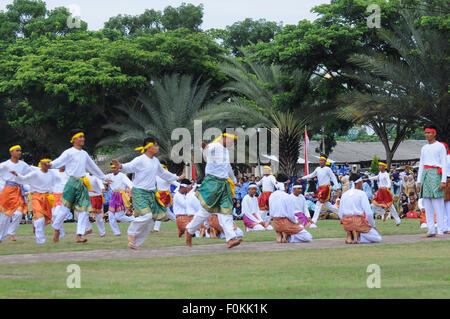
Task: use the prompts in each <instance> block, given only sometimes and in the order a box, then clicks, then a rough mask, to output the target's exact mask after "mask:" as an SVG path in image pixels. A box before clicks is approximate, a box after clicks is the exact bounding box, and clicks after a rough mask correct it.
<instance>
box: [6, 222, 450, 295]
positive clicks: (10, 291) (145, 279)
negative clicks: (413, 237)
mask: <svg viewBox="0 0 450 319" xmlns="http://www.w3.org/2000/svg"><path fill="white" fill-rule="evenodd" d="M405 228H406V227H405ZM154 237H156V236H154ZM75 263H76V264H78V265H79V266H80V267H81V288H80V289H69V288H67V287H66V280H67V276H68V275H69V274H68V273H67V272H66V267H67V266H68V265H69V264H71V262H57V263H37V264H26V265H17V264H11V265H0V286H1V287H2V288H1V289H0V298H182V299H189V298H227V299H228V298H232V299H235V298H236V299H246V298H450V272H449V268H448V266H449V264H450V249H449V242H448V241H445V242H442V241H441V242H420V243H412V244H399V245H376V246H368V245H364V246H363V245H361V246H352V247H348V248H339V249H331V248H327V249H303V250H289V251H276V252H258V253H257V252H254V253H233V254H221V255H198V256H187V257H157V258H150V259H129V260H99V261H77V262H75ZM369 264H377V265H379V266H380V268H381V288H380V289H376V288H374V289H369V288H367V286H366V280H367V277H368V275H369V273H367V272H366V271H367V266H368V265H369ZM6 275H13V276H14V275H16V276H30V277H29V278H2V277H5V276H6Z"/></svg>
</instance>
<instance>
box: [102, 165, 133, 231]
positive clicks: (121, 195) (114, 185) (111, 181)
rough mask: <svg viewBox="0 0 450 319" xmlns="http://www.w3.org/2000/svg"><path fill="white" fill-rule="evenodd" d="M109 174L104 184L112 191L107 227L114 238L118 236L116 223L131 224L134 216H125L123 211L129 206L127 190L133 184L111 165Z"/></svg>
mask: <svg viewBox="0 0 450 319" xmlns="http://www.w3.org/2000/svg"><path fill="white" fill-rule="evenodd" d="M110 168H111V173H110V174H108V175H106V182H107V183H108V185H109V187H110V188H111V190H112V192H113V193H112V195H111V198H110V199H109V208H108V220H109V226H110V227H111V230H112V231H113V233H114V236H120V235H121V233H120V229H119V225H118V224H117V222H122V223H131V222H132V221H133V220H134V216H127V215H125V211H126V210H127V209H128V207H130V206H131V202H130V198H129V197H128V195H127V189H132V188H133V182H132V181H131V180H130V179H129V178H128V177H127V175H125V174H124V173H121V172H119V168H118V167H117V166H116V165H114V164H111V165H110Z"/></svg>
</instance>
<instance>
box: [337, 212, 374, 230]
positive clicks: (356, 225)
mask: <svg viewBox="0 0 450 319" xmlns="http://www.w3.org/2000/svg"><path fill="white" fill-rule="evenodd" d="M341 224H342V225H344V230H345V231H353V230H354V231H357V232H359V233H368V232H369V231H370V230H371V229H372V227H370V225H369V222H368V221H367V219H366V218H365V217H364V216H359V215H344V217H342V220H341Z"/></svg>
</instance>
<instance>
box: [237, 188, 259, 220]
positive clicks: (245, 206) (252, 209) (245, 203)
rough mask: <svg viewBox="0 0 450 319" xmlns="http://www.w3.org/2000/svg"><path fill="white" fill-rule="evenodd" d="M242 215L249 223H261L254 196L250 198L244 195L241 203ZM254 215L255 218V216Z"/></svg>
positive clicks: (256, 199)
mask: <svg viewBox="0 0 450 319" xmlns="http://www.w3.org/2000/svg"><path fill="white" fill-rule="evenodd" d="M241 207H242V213H243V214H244V216H246V217H247V218H248V219H250V220H251V221H254V222H255V223H260V222H262V221H263V220H262V218H261V216H259V213H258V211H259V207H258V198H257V197H256V196H253V197H251V196H250V195H249V194H247V195H245V196H244V198H243V199H242V202H241ZM254 214H256V217H255V215H254Z"/></svg>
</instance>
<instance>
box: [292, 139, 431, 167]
mask: <svg viewBox="0 0 450 319" xmlns="http://www.w3.org/2000/svg"><path fill="white" fill-rule="evenodd" d="M320 143H321V142H320V141H310V143H309V147H308V162H309V163H318V162H319V158H318V157H319V154H318V153H316V151H315V149H316V148H317V147H318V146H319V145H320ZM426 143H427V141H426V140H406V141H403V142H401V143H400V145H399V147H398V148H397V151H396V152H395V153H394V158H393V161H413V160H419V159H420V151H421V149H422V146H423V145H425V144H426ZM390 145H391V146H392V143H390ZM300 154H301V156H300V159H299V160H300V161H304V156H302V155H304V145H302V150H301V151H300ZM375 155H376V156H377V157H378V158H379V159H380V160H385V159H386V151H385V149H384V146H383V144H382V143H381V142H342V141H338V142H337V144H336V146H335V147H334V148H333V152H331V153H330V154H329V155H328V158H329V161H330V162H333V161H334V162H335V163H338V164H339V163H346V162H348V163H359V162H369V161H372V160H373V157H374V156H375Z"/></svg>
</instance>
